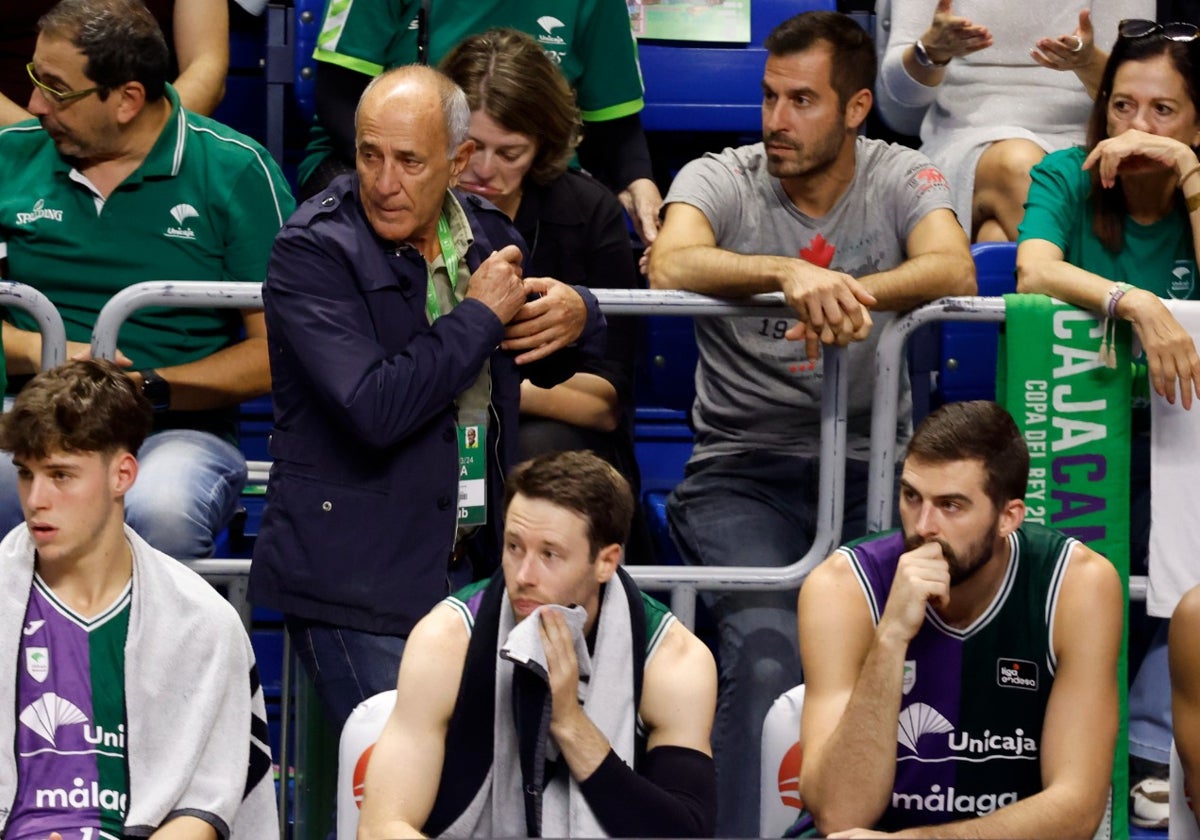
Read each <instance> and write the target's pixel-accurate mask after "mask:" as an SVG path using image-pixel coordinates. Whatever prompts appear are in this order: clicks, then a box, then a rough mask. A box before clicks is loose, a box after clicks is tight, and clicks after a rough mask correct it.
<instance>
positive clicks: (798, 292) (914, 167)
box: [650, 12, 975, 836]
mask: <svg viewBox="0 0 1200 840" xmlns="http://www.w3.org/2000/svg"><path fill="white" fill-rule="evenodd" d="M766 48H767V63H766V68H765V70H764V72H763V80H762V89H763V108H762V115H763V140H764V142H763V143H758V144H754V145H751V146H742V147H741V148H738V149H726V150H725V151H724V152H722V153H720V154H719V155H718V154H710V155H707V156H705V157H704V158H701V159H700V160H695V161H692V162H691V163H689V164H688V165H687V166H685V167H684V168H683V170H682V171H681V172H680V173H679V176H678V177H677V178H676V179H675V183H673V184H672V185H671V190H670V192H669V193H668V195H667V214H666V219H665V221H664V222H663V227H662V231H661V234H660V236H659V239H658V241H657V243H656V244H655V246H654V250H653V253H652V254H651V258H650V282H651V284H652V285H653V286H655V287H657V288H676V289H687V290H689V291H694V292H702V293H705V294H710V295H721V296H725V297H739V296H743V295H749V294H754V293H758V292H774V291H782V292H783V295H784V298H785V299H786V301H787V303H788V305H789V306H791V307H792V308H793V309H794V310H795V313H796V316H797V318H798V319H799V323H797V322H796V321H795V320H792V319H787V318H782V317H774V316H773V317H771V318H762V317H759V316H749V317H736V318H718V317H712V318H697V319H696V339H697V343H698V345H699V350H700V361H699V367H698V369H697V371H696V404H695V406H694V407H693V409H692V421H693V424H694V426H695V429H696V446H695V450H694V451H693V453H692V457H691V460H690V461H689V462H688V465H687V471H686V477H685V478H684V480H683V481H682V482H681V483H680V484H679V486H678V487H676V488H675V491H674V492H673V493H672V494H671V497H670V499H669V501H668V505H667V513H668V518H669V524H670V528H671V536H672V538H673V539H674V541H675V543H676V545H678V546H679V549H680V552H681V553H682V554H683V556H684V558H685V559H686V560H687V561H688V562H690V563H693V564H697V565H705V566H730V565H738V566H787V565H790V564H792V563H795V562H797V561H798V560H800V559H801V558H802V557H803V556H804V555H805V554H806V553H807V552H808V550H809V547H810V546H811V544H812V540H813V536H814V533H815V530H816V511H817V507H818V497H819V496H820V494H822V493H826V492H828V490H827V489H826V488H824V487H821V486H820V482H819V481H818V478H819V454H820V415H821V391H822V385H821V382H822V378H823V373H822V366H821V362H820V359H819V357H818V356H819V350H820V345H821V344H839V345H847V344H848V345H849V347H848V348H847V350H846V361H845V364H846V365H847V366H848V368H849V375H848V377H847V379H848V383H849V388H850V394H849V396H848V409H847V411H848V414H849V417H848V431H847V445H848V447H849V452H848V459H847V462H846V492H845V517H844V519H843V526H842V527H843V534H844V535H846V536H847V537H851V536H857V535H859V534H861V533H862V531H863V529H864V527H865V516H866V497H867V458H868V454H869V448H870V415H871V399H872V396H873V389H874V383H875V377H874V365H875V350H876V347H877V345H878V338H879V333H880V330H881V328H882V327H883V325H884V323H886V322H887V321H888V320H890V319H891V318H892V317H893V316H892V315H891V312H892V311H894V310H902V309H908V308H911V307H913V306H916V305H918V304H921V303H924V302H926V301H928V300H932V299H934V298H938V297H942V296H943V295H961V294H972V293H974V291H975V269H974V263H972V261H971V254H970V252H969V250H968V248H967V238H966V236H965V235H964V234H963V232H962V229H961V228H960V227H959V226H958V223H957V222H955V220H954V216H953V214H952V213H951V212H950V192H949V190H948V189H947V187H946V181H945V179H944V178H943V177H942V175H941V173H940V172H939V171H938V170H937V169H936V168H935V167H934V166H933V165H932V164H930V162H929V160H928V159H927V158H926V157H925V156H924V155H922V154H920V153H919V152H915V151H913V150H912V149H906V148H903V147H901V146H894V145H889V144H887V143H884V142H882V141H878V140H870V139H867V138H865V137H859V136H858V129H859V127H860V126H861V125H862V123H863V121H864V120H865V119H866V117H867V114H868V112H869V111H870V109H871V102H872V94H871V89H872V88H873V87H874V85H875V49H874V45H873V44H872V43H871V39H870V38H869V37H868V36H867V34H866V32H864V31H863V30H862V28H861V27H860V26H859V25H858V24H856V23H855V22H854V21H853V20H852V19H851V18H849V17H847V16H846V15H841V14H836V13H833V12H808V13H805V14H801V15H797V16H796V17H793V18H791V19H789V20H786V21H784V22H783V23H781V24H779V26H777V27H776V28H775V30H774V31H773V32H772V33H771V34H770V36H768V38H767V40H766ZM873 319H874V321H873ZM802 342H803V343H802ZM907 380H908V377H907V376H904V377H902V381H904V382H905V383H907ZM910 408H911V401H910V399H909V396H908V394H907V389H906V392H905V394H903V395H902V398H901V409H900V413H899V422H898V427H897V429H896V435H897V438H898V442H899V444H900V445H903V443H904V442H905V441H906V440H907V438H908V435H909V433H910V426H911V418H910V416H909V415H910ZM704 598H705V601H706V602H707V603H708V604H709V606H710V607H711V608H712V609H713V611H714V613H715V614H716V616H717V618H718V620H719V622H720V634H721V641H720V645H721V648H720V656H719V657H718V658H719V660H720V663H721V699H720V705H719V706H718V709H717V721H716V729H715V731H714V735H713V748H714V750H715V758H716V762H717V776H718V795H719V796H720V797H721V800H720V805H719V807H718V812H717V813H718V816H717V822H718V828H717V831H718V834H719V835H722V836H757V834H756V832H757V818H758V797H759V790H760V786H759V782H758V777H759V745H760V733H761V730H762V721H763V718H764V717H765V716H766V714H767V710H768V709H769V708H770V705H771V703H772V702H773V701H774V699H775V698H776V697H777V696H778V695H779V694H781V693H783V692H784V691H787V690H788V689H790V688H792V686H794V685H796V684H797V683H799V682H800V681H801V673H800V656H799V650H798V648H797V645H796V612H795V609H796V597H795V591H794V590H793V591H791V592H782V591H775V592H747V591H736V592H720V593H716V592H713V593H704Z"/></svg>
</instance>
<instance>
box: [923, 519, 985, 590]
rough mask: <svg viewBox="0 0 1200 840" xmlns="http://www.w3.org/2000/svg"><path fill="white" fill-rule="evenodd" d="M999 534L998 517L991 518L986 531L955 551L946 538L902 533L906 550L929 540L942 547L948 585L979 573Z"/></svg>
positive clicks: (966, 579)
mask: <svg viewBox="0 0 1200 840" xmlns="http://www.w3.org/2000/svg"><path fill="white" fill-rule="evenodd" d="M999 534H1000V517H998V516H997V517H996V519H995V520H993V522H992V524H991V526H990V527H989V528H988V529H987V532H986V533H985V534H984V535H983V536H982V537H980V538H979V539H978V540H975V541H974V542H972V543H970V544H968V545H967V546H966V547H965V548H964V549H963V550H962V552H958V551H955V550H954V548H953V547H952V546H951V545H950V543H948V542H946V540H943V539H939V538H935V539H932V540H926V539H922V538H921V537H920V536H918V535H917V534H907V533H906V534H905V535H904V548H905V550H907V551H912V550H913V549H916V548H920V547H921V546H922V545H925V544H926V543H929V542H935V543H937V544H938V545H940V546H941V547H942V556H943V557H944V558H945V559H946V564H947V565H948V566H949V567H950V586H952V587H954V586H958V585H959V584H962V583H966V582H967V581H968V580H970V579H971V578H973V577H975V575H976V574H978V573H979V570H980V569H982V568H983V567H984V566H986V565H987V562H988V560H990V559H992V547H993V546H995V544H996V538H997V537H998V536H999Z"/></svg>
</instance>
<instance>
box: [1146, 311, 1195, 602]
mask: <svg viewBox="0 0 1200 840" xmlns="http://www.w3.org/2000/svg"><path fill="white" fill-rule="evenodd" d="M1164 303H1165V304H1166V305H1167V308H1168V309H1170V310H1171V313H1172V314H1173V315H1174V316H1175V319H1176V320H1177V321H1179V323H1180V325H1182V326H1183V328H1184V329H1185V330H1187V331H1188V332H1189V333H1190V334H1191V336H1192V340H1193V341H1198V340H1200V301H1183V300H1167V301H1164ZM1198 343H1200V341H1198ZM1176 384H1177V385H1178V383H1176ZM1150 412H1151V418H1152V420H1153V423H1152V424H1151V428H1150V585H1149V588H1148V590H1147V593H1146V612H1147V613H1149V614H1150V615H1153V616H1157V617H1159V618H1170V616H1171V613H1172V612H1174V611H1175V605H1176V604H1178V603H1179V599H1180V598H1182V597H1183V593H1185V592H1187V591H1188V590H1189V589H1191V588H1192V587H1193V586H1195V585H1196V584H1198V583H1200V527H1197V523H1200V493H1197V492H1196V482H1197V476H1198V475H1200V404H1197V403H1196V402H1193V404H1192V409H1191V411H1185V410H1184V409H1183V403H1182V401H1181V400H1180V399H1179V398H1178V394H1176V399H1175V405H1171V404H1170V403H1168V402H1167V401H1166V400H1165V399H1163V398H1162V397H1160V396H1158V395H1157V394H1155V393H1153V391H1152V392H1151V399H1150Z"/></svg>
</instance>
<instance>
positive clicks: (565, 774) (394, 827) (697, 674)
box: [358, 452, 717, 838]
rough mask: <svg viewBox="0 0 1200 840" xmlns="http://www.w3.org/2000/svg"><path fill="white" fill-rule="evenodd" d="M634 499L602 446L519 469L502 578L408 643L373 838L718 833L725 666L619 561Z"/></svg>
mask: <svg viewBox="0 0 1200 840" xmlns="http://www.w3.org/2000/svg"><path fill="white" fill-rule="evenodd" d="M633 504H634V501H633V496H632V494H631V493H630V490H629V486H628V484H627V483H626V481H625V479H624V478H622V477H621V475H620V474H619V473H618V472H617V471H616V470H615V469H613V467H611V466H610V465H609V464H607V463H606V462H604V461H603V460H601V459H600V458H598V457H597V456H595V455H593V454H592V453H590V452H560V453H554V454H551V455H545V456H542V457H540V458H537V459H534V460H532V461H529V462H526V463H525V464H522V465H521V466H519V467H518V468H517V469H516V470H514V471H513V473H512V474H511V475H510V477H509V480H508V484H507V488H506V498H505V508H506V514H505V526H504V552H503V566H502V570H501V573H500V574H497V575H496V576H495V577H493V578H492V579H491V580H490V581H482V582H480V583H477V584H473V585H472V586H470V587H468V588H466V589H464V590H461V591H459V592H457V593H455V594H454V595H452V596H450V597H449V598H447V599H446V600H444V601H443V602H442V603H441V604H439V605H438V606H437V607H435V608H434V609H433V610H432V611H431V612H430V613H429V615H427V616H426V617H425V618H424V619H422V621H421V622H420V623H419V624H418V625H417V626H416V628H415V629H414V630H413V632H412V635H411V636H410V637H409V641H408V647H407V648H406V650H405V653H404V658H403V660H402V662H401V665H400V677H399V680H398V682H397V691H398V695H397V700H396V706H395V708H394V710H393V711H392V715H391V717H390V718H389V720H388V722H387V724H386V726H385V728H384V730H383V734H382V736H381V737H380V739H379V741H378V743H377V744H376V745H375V749H374V752H373V754H372V757H371V763H370V767H369V768H368V771H367V777H366V786H365V792H364V798H363V809H362V817H361V820H360V822H359V834H358V836H359V838H393V837H398V836H420V835H419V834H418V832H422V831H423V832H425V833H426V834H429V835H431V836H432V835H437V834H443V833H449V834H451V835H454V836H463V835H472V836H488V837H523V836H530V837H536V836H542V837H596V836H670V837H703V836H712V833H713V828H714V820H715V801H716V800H715V795H716V792H715V781H714V772H713V764H712V751H711V748H710V746H709V735H710V731H711V729H712V721H713V713H714V709H715V706H716V685H717V677H716V668H715V665H714V663H713V659H712V655H711V654H710V653H709V651H708V649H707V648H706V647H705V646H704V645H703V644H702V643H701V642H700V641H699V640H698V639H697V638H696V637H695V636H693V635H692V633H691V632H689V631H688V630H687V628H685V627H684V626H683V625H682V624H680V623H679V622H678V621H676V620H675V618H674V616H672V615H671V613H670V612H668V611H667V609H666V608H665V607H664V606H663V605H662V604H659V603H658V602H657V601H655V600H653V599H652V598H649V597H648V596H646V595H643V594H642V593H640V592H639V591H638V589H637V587H636V586H635V585H634V583H633V581H632V580H631V579H630V578H629V576H628V575H627V574H626V573H625V572H624V571H623V570H622V569H621V568H620V563H621V556H622V551H623V549H622V545H623V543H624V541H625V539H626V536H627V535H628V532H629V522H630V517H631V516H632V513H633Z"/></svg>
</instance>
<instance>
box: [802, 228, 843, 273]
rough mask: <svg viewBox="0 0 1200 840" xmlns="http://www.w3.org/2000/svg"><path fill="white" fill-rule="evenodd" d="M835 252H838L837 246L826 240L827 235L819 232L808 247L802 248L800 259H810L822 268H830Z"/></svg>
mask: <svg viewBox="0 0 1200 840" xmlns="http://www.w3.org/2000/svg"><path fill="white" fill-rule="evenodd" d="M835 253H837V248H835V247H834V246H833V245H830V244H829V243H828V242H826V241H825V237H824V236H822V235H821V234H819V233H818V234H817V235H816V236H814V237H813V238H812V241H811V242H809V243H808V246H807V247H805V248H801V249H800V259H802V260H808V261H809V262H810V263H812V264H813V265H817V266H820V267H821V268H829V264H830V263H831V262H833V255H834V254H835Z"/></svg>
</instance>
